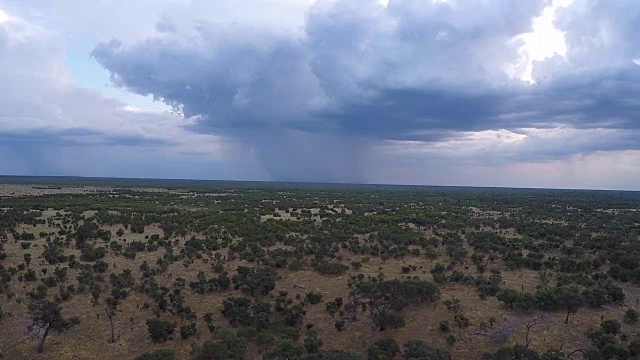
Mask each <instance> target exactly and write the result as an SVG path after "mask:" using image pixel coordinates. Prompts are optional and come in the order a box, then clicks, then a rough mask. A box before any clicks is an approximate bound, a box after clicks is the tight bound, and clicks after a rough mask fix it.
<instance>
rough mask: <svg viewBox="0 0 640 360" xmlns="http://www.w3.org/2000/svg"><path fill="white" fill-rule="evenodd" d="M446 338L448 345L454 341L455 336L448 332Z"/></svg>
mask: <svg viewBox="0 0 640 360" xmlns="http://www.w3.org/2000/svg"><path fill="white" fill-rule="evenodd" d="M446 340H447V345H449V346H451V345H453V344H455V343H456V337H455V336H454V335H453V334H449V335H448V336H447V337H446Z"/></svg>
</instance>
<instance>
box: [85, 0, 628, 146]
mask: <svg viewBox="0 0 640 360" xmlns="http://www.w3.org/2000/svg"><path fill="white" fill-rule="evenodd" d="M587 3H588V4H587V5H585V4H584V3H583V2H581V1H577V3H576V4H575V5H572V6H570V7H569V8H567V9H566V10H562V11H563V12H562V13H561V15H560V20H559V23H560V24H562V26H564V28H563V30H564V31H565V32H566V34H567V39H568V43H569V55H568V57H567V60H563V59H553V60H551V61H549V62H548V64H543V65H540V66H538V67H537V68H536V70H537V71H538V75H540V81H539V83H538V84H535V85H533V86H529V85H528V84H525V83H523V82H521V81H519V80H510V79H508V78H507V77H506V74H504V72H502V70H501V66H502V65H503V64H505V63H506V62H508V61H515V60H516V58H515V56H516V52H515V50H516V49H515V48H514V44H512V43H510V42H509V40H510V39H512V38H513V37H515V36H516V35H518V34H521V33H523V32H526V31H528V30H529V29H530V26H531V19H532V18H533V17H535V16H537V15H538V14H539V13H540V11H541V9H542V8H543V7H544V5H545V4H547V3H546V2H544V1H533V0H532V1H522V2H520V1H518V2H514V1H507V0H503V1H492V2H486V1H450V2H448V3H439V2H434V1H431V0H428V1H413V0H412V1H409V0H396V1H391V2H390V4H389V6H388V7H387V8H385V7H383V6H382V5H380V4H379V3H378V2H377V1H369V0H357V1H344V0H343V1H319V2H317V3H316V4H315V5H314V6H313V7H312V8H311V9H310V11H309V13H308V15H307V22H306V27H305V33H304V34H303V35H302V36H293V35H282V34H278V35H276V34H269V33H262V32H257V31H253V30H251V29H247V28H240V27H234V26H223V25H199V26H198V27H197V28H196V29H195V31H194V32H193V33H189V34H175V33H173V34H169V35H159V36H158V37H152V38H149V39H147V40H145V41H142V42H138V43H136V44H133V45H130V46H122V45H121V44H120V43H119V42H117V41H113V42H110V43H104V44H100V45H99V46H98V47H96V49H95V50H94V52H93V56H94V57H95V58H96V59H97V60H98V61H99V62H100V63H101V64H102V65H103V66H104V67H106V68H107V69H108V70H109V71H111V72H112V74H113V80H114V82H115V83H116V84H119V85H121V86H124V87H126V88H128V89H131V90H132V91H134V92H136V93H139V94H145V95H146V94H151V95H154V96H156V97H157V98H159V99H161V100H162V101H165V102H166V103H168V104H170V105H172V106H174V107H176V108H180V109H181V110H182V111H183V112H184V114H185V116H187V117H191V116H196V117H200V118H201V120H200V122H199V126H198V127H196V128H194V129H195V130H198V131H210V132H219V133H223V134H228V135H238V134H241V135H242V134H246V133H251V131H253V130H256V131H258V130H259V131H264V130H265V129H290V130H291V129H294V130H304V131H309V132H320V133H322V132H325V133H334V134H339V135H358V136H365V137H371V138H374V139H414V140H420V139H421V140H434V139H440V138H441V137H442V136H443V135H444V134H446V133H447V131H471V130H474V131H480V130H489V129H516V128H522V127H557V126H570V127H576V128H593V127H607V128H636V127H638V125H640V123H639V122H638V121H637V120H638V119H637V115H636V114H638V113H639V110H640V100H639V99H638V94H640V85H639V84H640V82H638V80H639V78H640V67H638V66H637V65H635V64H633V63H632V61H631V59H632V58H631V54H632V52H633V49H634V46H635V45H633V44H631V45H628V44H627V43H631V42H632V40H631V39H632V37H631V32H630V31H631V30H632V29H636V28H637V24H638V23H639V22H635V20H636V17H634V16H628V12H627V17H626V18H627V19H628V21H621V22H617V21H616V18H614V17H613V16H615V15H619V14H620V11H618V10H622V9H624V8H625V7H623V6H618V5H615V6H610V5H609V2H604V1H595V0H593V1H587ZM627 5H628V6H629V7H631V8H632V9H634V11H635V14H637V11H636V10H637V9H638V8H640V6H637V5H633V4H631V3H629V4H627ZM585 8H586V9H587V10H588V11H589V14H590V16H591V17H595V18H597V19H599V20H598V21H592V23H591V27H589V24H586V23H585V21H579V20H578V19H579V18H580V16H581V15H583V14H582V13H583V12H584V11H587V10H585ZM612 8H613V10H611V9H612ZM603 9H605V10H609V11H604V10H603ZM616 9H617V10H616ZM632 12H633V11H632ZM592 20H593V19H592ZM603 21H608V22H609V23H608V25H609V26H610V27H611V28H612V30H611V31H613V32H614V33H615V34H616V36H617V38H616V39H615V41H612V42H611V43H610V44H605V45H598V49H600V50H601V51H602V52H607V59H609V60H610V59H612V58H613V59H616V60H617V61H616V62H615V63H611V65H609V66H595V65H593V66H591V65H589V61H590V60H589V59H591V57H590V56H588V55H584V54H578V53H572V51H576V52H581V51H582V52H584V51H585V49H592V48H593V47H590V46H589V44H587V43H586V42H587V40H585V39H586V38H587V37H589V38H593V37H594V36H596V35H594V34H598V32H599V31H604V30H602V29H601V28H598V26H599V25H598V24H601V23H602V22H603ZM607 31H609V30H608V29H607ZM576 32H577V33H579V34H580V35H579V36H577V35H575V34H574V33H576ZM602 36H604V35H602ZM620 48H623V49H624V50H620ZM608 52H613V53H608ZM598 56H599V55H595V56H593V57H594V58H597V57H598ZM573 64H577V65H576V67H573ZM541 67H542V70H540V68H541ZM438 131H439V132H438ZM424 132H430V135H427V136H425V137H423V138H421V135H420V134H421V133H424ZM434 133H438V134H439V136H434Z"/></svg>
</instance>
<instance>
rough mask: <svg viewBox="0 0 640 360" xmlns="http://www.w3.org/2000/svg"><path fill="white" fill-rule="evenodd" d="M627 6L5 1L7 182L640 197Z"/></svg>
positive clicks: (501, 1)
mask: <svg viewBox="0 0 640 360" xmlns="http://www.w3.org/2000/svg"><path fill="white" fill-rule="evenodd" d="M639 32H640V2H638V1H637V0H615V1H612V0H518V1H515V0H315V1H314V0H215V1H210V0H126V1H125V0H93V1H85V0H0V174H4V175H65V176H104V177H146V178H148V177H151V178H181V179H188V178H191V179H221V180H268V181H311V182H353V183H379V184H387V183H388V184H425V185H463V186H500V187H503V186H505V187H545V188H590V189H625V190H640V180H638V179H640V41H639V40H638V36H637V34H638V33H639Z"/></svg>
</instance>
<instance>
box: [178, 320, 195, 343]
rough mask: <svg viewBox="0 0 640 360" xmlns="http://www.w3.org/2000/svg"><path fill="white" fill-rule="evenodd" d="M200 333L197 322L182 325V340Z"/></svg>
mask: <svg viewBox="0 0 640 360" xmlns="http://www.w3.org/2000/svg"><path fill="white" fill-rule="evenodd" d="M197 333H198V330H197V328H196V323H191V324H189V325H182V326H180V337H181V338H182V340H186V339H188V338H190V337H192V336H194V335H196V334H197Z"/></svg>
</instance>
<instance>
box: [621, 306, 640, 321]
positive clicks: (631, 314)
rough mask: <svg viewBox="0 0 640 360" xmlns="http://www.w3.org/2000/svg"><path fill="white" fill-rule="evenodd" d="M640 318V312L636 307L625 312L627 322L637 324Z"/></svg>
mask: <svg viewBox="0 0 640 360" xmlns="http://www.w3.org/2000/svg"><path fill="white" fill-rule="evenodd" d="M638 320H640V312H638V310H636V309H627V312H625V313H624V322H626V323H627V324H635V323H637V322H638Z"/></svg>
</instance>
